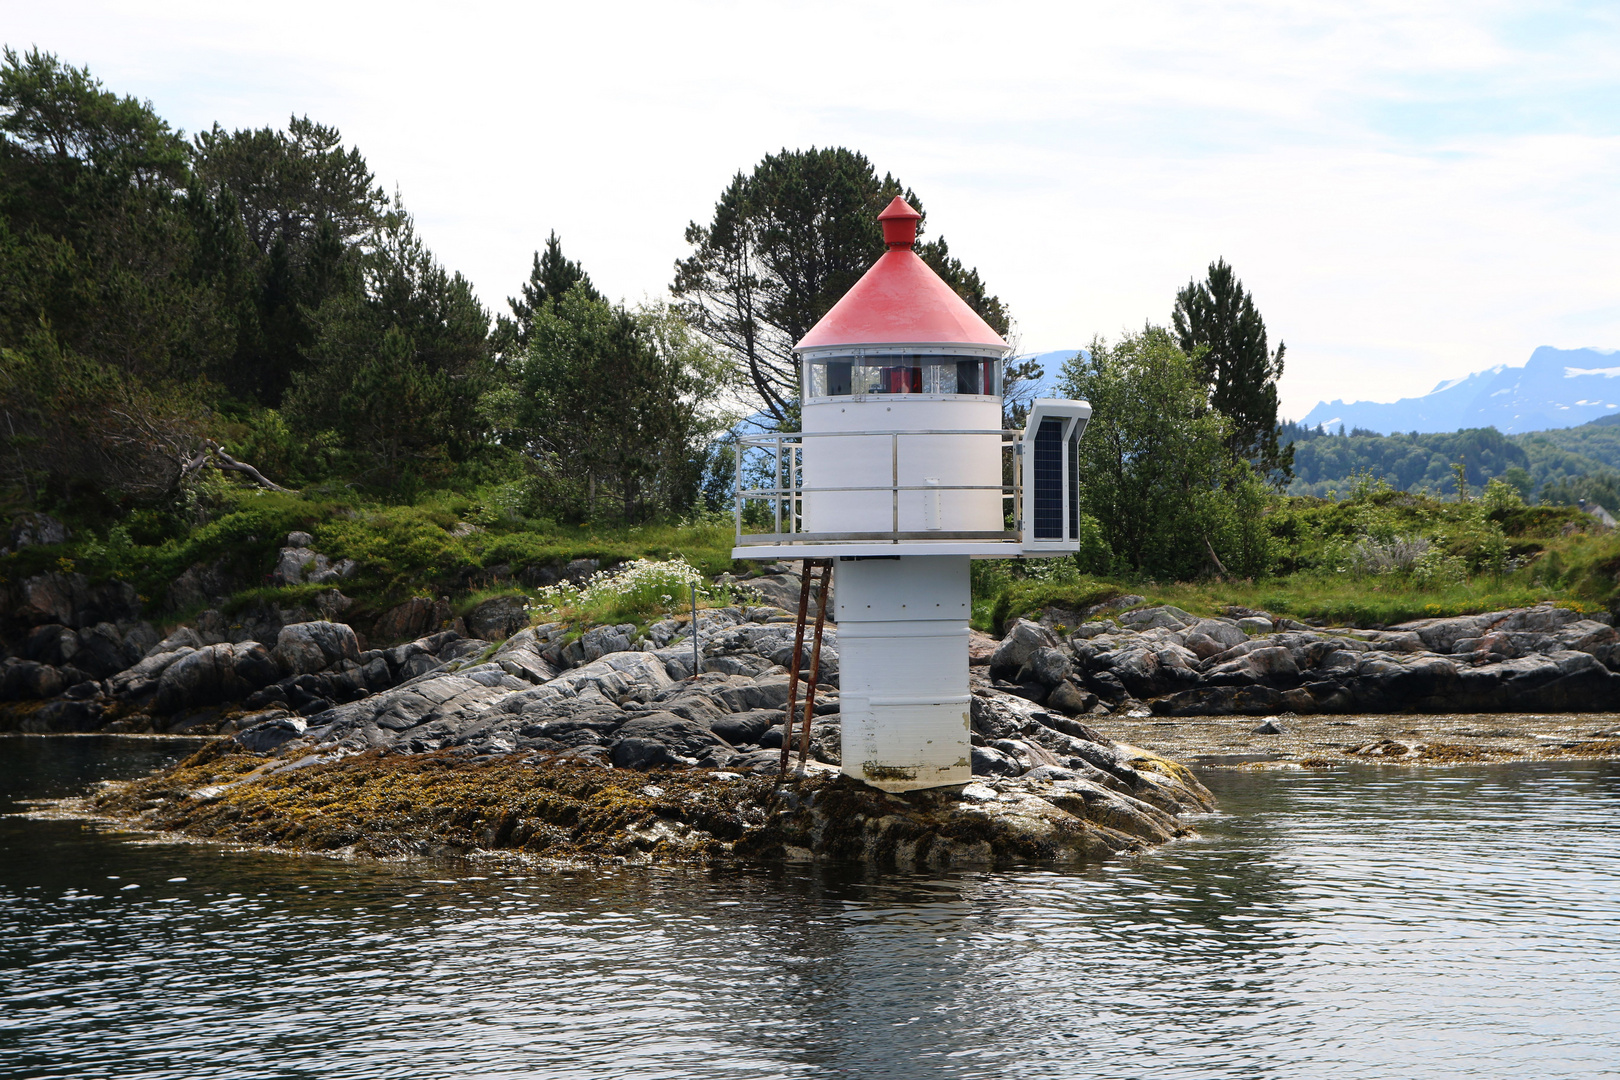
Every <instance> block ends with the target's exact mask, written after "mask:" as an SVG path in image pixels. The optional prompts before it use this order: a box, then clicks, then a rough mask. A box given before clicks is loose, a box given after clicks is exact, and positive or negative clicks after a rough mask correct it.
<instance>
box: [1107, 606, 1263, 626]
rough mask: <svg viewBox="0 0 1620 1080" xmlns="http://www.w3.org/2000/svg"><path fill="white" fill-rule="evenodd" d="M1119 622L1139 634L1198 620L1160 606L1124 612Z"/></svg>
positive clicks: (1178, 610)
mask: <svg viewBox="0 0 1620 1080" xmlns="http://www.w3.org/2000/svg"><path fill="white" fill-rule="evenodd" d="M1119 621H1120V624H1121V625H1123V626H1127V627H1129V628H1130V629H1132V630H1136V631H1138V632H1140V631H1143V630H1153V629H1158V628H1163V629H1166V630H1180V629H1182V628H1183V627H1187V626H1191V625H1193V624H1194V623H1196V622H1197V621H1198V619H1197V618H1196V617H1195V616H1193V615H1189V614H1188V613H1187V612H1185V611H1182V610H1181V609H1180V608H1178V607H1172V606H1171V605H1169V604H1161V605H1159V606H1157V607H1147V608H1137V609H1136V610H1135V611H1127V612H1124V613H1122V614H1121V615H1120V616H1119ZM1267 629H1270V627H1267Z"/></svg>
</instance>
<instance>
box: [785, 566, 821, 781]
mask: <svg viewBox="0 0 1620 1080" xmlns="http://www.w3.org/2000/svg"><path fill="white" fill-rule="evenodd" d="M817 569H819V570H820V571H821V582H820V584H819V586H818V587H817V590H816V632H815V638H814V640H813V642H812V643H811V646H810V684H809V687H808V689H807V690H806V691H805V695H804V710H803V712H802V713H800V715H801V716H802V717H803V722H802V723H800V724H799V764H800V765H803V764H804V759H805V757H806V756H807V755H808V754H809V753H810V723H811V721H812V720H813V719H814V718H815V715H816V681H817V679H818V678H819V677H820V675H821V631H822V629H823V628H824V627H825V626H826V623H827V586H828V584H829V583H830V582H831V581H832V569H833V561H832V560H831V559H805V560H804V561H803V563H802V564H801V567H800V571H799V579H800V580H799V617H798V618H797V619H796V620H795V622H794V629H793V662H792V664H790V665H789V666H788V698H787V719H786V720H785V721H784V722H783V724H782V768H781V772H780V773H779V774H778V776H777V778H778V780H785V779H787V771H788V754H789V752H790V751H791V749H792V746H793V727H794V713H795V712H796V711H797V706H798V701H799V661H800V660H801V659H802V658H803V656H804V624H805V622H806V620H807V619H808V618H809V613H810V576H811V571H812V570H817Z"/></svg>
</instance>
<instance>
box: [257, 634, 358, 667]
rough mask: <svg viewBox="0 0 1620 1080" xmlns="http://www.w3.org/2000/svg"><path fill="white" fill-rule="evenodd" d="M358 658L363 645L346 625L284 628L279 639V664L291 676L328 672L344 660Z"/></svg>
mask: <svg viewBox="0 0 1620 1080" xmlns="http://www.w3.org/2000/svg"><path fill="white" fill-rule="evenodd" d="M359 659H360V642H359V640H358V639H357V638H356V637H355V635H354V630H353V629H352V628H351V627H349V626H347V625H345V624H344V623H334V622H305V623H294V624H293V625H292V626H284V627H282V628H281V634H280V635H279V636H278V637H277V638H276V648H275V660H276V663H278V664H280V665H281V670H282V671H284V672H286V673H287V674H290V675H303V674H309V673H312V672H316V671H325V670H326V669H327V668H329V667H333V666H335V665H336V664H339V663H341V662H342V661H344V660H353V661H356V662H358V661H359Z"/></svg>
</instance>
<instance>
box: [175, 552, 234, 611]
mask: <svg viewBox="0 0 1620 1080" xmlns="http://www.w3.org/2000/svg"><path fill="white" fill-rule="evenodd" d="M229 565H230V560H229V559H225V558H221V559H216V560H215V561H213V562H211V563H202V562H200V563H194V564H192V565H191V566H189V567H187V568H186V569H185V571H184V572H183V573H181V575H180V576H179V577H177V578H175V579H174V580H173V581H172V582H170V583H169V588H168V592H167V594H166V596H165V603H166V605H167V607H168V609H169V610H170V611H191V610H194V609H196V608H206V607H217V606H218V605H220V604H223V603H224V602H225V598H226V597H228V596H230V595H231V593H233V592H235V591H236V582H235V581H234V580H233V579H232V578H231V575H230V573H229Z"/></svg>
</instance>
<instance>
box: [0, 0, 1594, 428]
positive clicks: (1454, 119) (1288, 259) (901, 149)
mask: <svg viewBox="0 0 1620 1080" xmlns="http://www.w3.org/2000/svg"><path fill="white" fill-rule="evenodd" d="M0 12H3V13H4V15H5V19H4V22H3V23H0V25H3V26H4V27H5V30H4V33H5V35H6V40H7V41H8V42H9V43H10V44H12V45H16V46H26V45H29V44H38V45H40V46H41V47H43V48H46V49H49V50H52V51H55V52H57V53H58V54H59V55H61V56H62V57H63V58H64V59H65V60H68V61H70V62H73V63H76V64H88V65H90V67H91V68H92V70H93V71H94V73H95V74H97V75H98V76H100V77H101V78H102V79H103V80H104V81H105V82H106V83H107V84H108V85H109V86H111V87H112V88H114V89H117V90H119V91H121V92H129V93H135V94H138V95H140V96H143V97H150V98H151V99H152V100H153V102H154V104H155V105H156V106H157V108H158V109H159V111H160V112H161V113H163V114H164V115H165V116H167V117H169V118H170V119H171V120H173V121H174V122H176V123H178V124H181V125H182V126H184V127H186V128H188V129H191V130H195V129H197V128H199V127H206V126H207V125H208V124H209V123H211V122H212V121H214V120H216V119H217V120H219V121H220V122H222V123H224V124H225V125H226V126H229V127H236V126H248V125H254V126H257V125H261V124H280V123H284V122H285V120H286V117H287V116H288V114H290V113H292V112H299V113H303V112H308V113H309V114H310V115H311V116H313V117H315V118H316V119H319V120H321V121H323V122H326V123H331V124H335V125H337V126H339V127H340V128H341V129H342V131H343V132H344V135H345V137H346V138H348V139H349V140H351V141H352V142H354V143H357V144H358V145H359V146H360V147H361V148H362V150H363V151H364V152H365V153H366V154H367V156H368V159H369V160H370V162H371V164H372V166H373V168H374V169H375V170H376V172H377V175H378V178H379V179H380V180H381V181H382V182H383V183H384V184H385V186H387V187H389V188H390V189H392V188H393V187H395V186H396V185H397V186H398V187H399V188H400V190H401V191H402V193H403V195H404V197H405V200H406V203H407V205H409V206H410V207H411V208H412V209H413V210H414V211H415V212H416V214H417V216H418V221H419V225H420V228H421V231H422V233H423V235H424V237H425V238H426V239H427V240H428V242H429V243H430V244H431V245H432V246H433V248H434V249H435V251H436V252H437V253H438V254H439V255H440V256H441V258H443V260H444V261H445V262H446V264H447V265H449V266H451V267H454V268H457V269H460V270H462V271H463V272H465V273H467V275H468V276H469V277H470V278H472V280H473V281H474V283H475V285H476V286H477V287H478V289H479V292H480V294H481V295H482V296H483V298H484V299H485V301H486V303H489V304H491V305H492V306H497V305H501V304H502V303H503V301H504V298H505V297H506V296H507V295H509V294H510V293H512V292H514V291H515V290H516V287H517V284H518V282H519V281H520V280H521V279H522V277H523V276H524V274H525V273H526V272H527V268H528V261H529V254H530V252H531V251H532V250H533V249H534V248H535V247H536V246H538V245H539V243H540V242H541V241H542V240H543V238H544V236H545V234H546V233H547V231H549V230H550V229H553V228H555V229H557V230H558V232H559V233H560V234H561V235H562V237H563V240H564V246H565V249H566V250H567V251H568V252H569V254H570V255H571V256H573V257H575V258H578V259H580V260H582V261H583V262H584V263H585V264H586V266H587V267H588V269H589V270H590V271H591V274H592V276H593V278H594V279H595V280H596V281H597V282H598V284H599V285H601V286H602V287H604V288H605V289H607V290H608V291H609V292H611V293H614V294H619V295H625V296H631V297H639V296H641V295H643V294H648V293H651V294H657V293H659V292H661V291H662V289H663V288H664V287H665V286H666V284H667V282H668V279H669V276H670V268H671V264H672V263H673V261H674V259H675V258H676V257H677V256H679V255H680V254H681V253H682V248H683V244H682V241H681V231H682V229H683V227H684V226H685V224H686V222H687V221H688V220H690V219H692V218H703V217H704V216H705V215H706V213H707V211H708V210H709V209H710V208H711V206H712V204H713V200H714V198H715V196H716V195H717V194H718V192H719V189H720V187H721V186H722V184H723V183H724V182H725V181H726V179H727V178H728V177H729V176H730V175H731V174H732V173H734V172H735V171H737V170H738V169H746V168H748V167H749V166H751V165H752V163H753V162H755V161H757V160H758V159H759V157H760V156H761V155H763V154H765V153H767V152H770V151H772V150H775V149H779V148H780V147H783V146H788V147H800V146H809V145H811V144H818V145H827V144H842V145H847V146H851V147H855V148H858V149H860V150H862V151H864V152H865V153H866V154H867V155H868V156H869V157H871V158H872V160H873V161H874V162H875V163H876V164H877V165H878V167H879V168H880V169H883V170H890V171H893V172H894V173H896V174H897V175H898V176H900V177H901V178H902V179H903V180H904V181H905V182H906V183H908V184H910V185H912V186H913V187H915V188H916V189H917V190H918V192H919V193H920V194H921V195H922V196H923V198H924V200H925V202H926V205H927V209H928V211H929V215H930V222H929V224H930V227H931V228H932V229H934V230H935V231H936V232H943V233H944V234H945V235H946V236H948V237H949V238H950V240H951V243H952V248H953V250H954V251H956V252H957V253H958V254H960V255H961V256H962V257H963V258H964V259H966V260H968V261H969V262H971V263H974V264H977V265H978V266H979V268H980V269H981V271H982V272H983V273H984V275H985V277H986V279H987V281H988V282H989V283H990V284H991V285H992V287H993V288H994V289H995V290H996V291H997V292H999V293H1000V294H1001V295H1002V296H1003V297H1004V298H1005V299H1006V300H1008V301H1009V302H1010V304H1011V305H1012V307H1013V310H1014V312H1015V313H1016V314H1017V316H1018V318H1019V320H1020V323H1021V326H1022V329H1023V342H1024V345H1025V346H1026V347H1028V348H1031V349H1038V350H1044V349H1055V348H1061V347H1067V346H1075V345H1080V344H1084V343H1085V341H1086V340H1088V339H1089V338H1090V337H1091V335H1092V334H1094V333H1103V334H1106V335H1112V334H1116V333H1117V332H1118V331H1119V330H1120V329H1121V328H1124V327H1135V326H1139V325H1141V323H1142V321H1143V320H1144V319H1149V318H1151V319H1155V320H1163V319H1165V318H1167V317H1168V314H1169V308H1170V305H1171V303H1172V301H1173V298H1174V293H1175V290H1176V289H1177V288H1178V287H1179V286H1181V285H1183V284H1185V283H1186V281H1187V280H1188V279H1189V278H1190V277H1192V276H1194V275H1195V274H1198V273H1201V271H1202V268H1203V267H1204V266H1205V264H1207V263H1208V262H1209V261H1210V260H1211V259H1213V258H1215V257H1216V256H1224V257H1225V258H1227V259H1228V260H1229V261H1231V262H1232V263H1233V264H1234V266H1235V267H1236V268H1237V270H1238V273H1239V275H1240V276H1241V277H1242V278H1243V279H1244V281H1245V283H1246V284H1247V285H1248V286H1249V287H1250V288H1251V289H1252V290H1253V291H1254V293H1255V296H1256V299H1257V301H1258V303H1259V304H1260V307H1261V311H1262V312H1263V313H1264V314H1265V316H1266V318H1267V322H1268V325H1269V326H1270V327H1271V329H1272V332H1273V337H1274V338H1276V337H1281V338H1282V339H1284V340H1286V341H1287V342H1288V345H1289V350H1288V357H1289V359H1288V372H1287V374H1286V376H1285V378H1284V384H1283V390H1284V409H1285V411H1286V412H1288V413H1290V414H1292V415H1296V416H1298V415H1303V413H1304V412H1305V411H1306V410H1307V409H1308V408H1309V407H1310V406H1311V405H1312V404H1314V403H1315V402H1316V401H1317V400H1319V399H1333V398H1346V399H1381V400H1392V399H1394V398H1397V397H1402V396H1413V395H1416V394H1421V393H1423V392H1424V391H1425V390H1426V389H1427V388H1428V387H1431V386H1433V385H1434V384H1435V382H1436V381H1437V380H1440V379H1446V378H1455V377H1458V376H1461V375H1465V374H1467V373H1469V372H1471V371H1474V370H1478V369H1480V368H1484V367H1487V366H1490V365H1492V364H1499V363H1511V364H1518V363H1522V362H1523V361H1524V359H1525V358H1526V357H1528V355H1529V353H1530V351H1531V350H1532V349H1533V348H1534V347H1536V346H1537V345H1543V344H1550V345H1557V346H1564V347H1573V346H1576V345H1581V344H1587V343H1594V344H1598V345H1602V346H1613V345H1615V344H1616V343H1620V301H1617V300H1616V297H1617V296H1620V266H1617V264H1616V263H1615V261H1614V259H1613V258H1612V255H1611V253H1612V252H1613V251H1614V250H1616V249H1617V248H1620V213H1617V210H1620V207H1617V205H1616V202H1617V197H1616V190H1615V185H1614V183H1613V177H1614V176H1615V175H1616V174H1617V172H1620V168H1617V167H1620V119H1617V118H1620V108H1616V101H1617V98H1620V76H1617V75H1616V72H1620V64H1617V63H1616V61H1617V60H1620V33H1617V24H1616V17H1615V15H1613V14H1611V13H1610V12H1609V10H1608V9H1605V8H1602V7H1593V8H1591V9H1589V10H1588V9H1583V8H1581V7H1579V6H1575V7H1567V8H1558V9H1548V8H1542V7H1537V8H1531V7H1528V6H1524V5H1511V4H1500V3H1498V4H1491V3H1468V4H1463V3H1458V4H1422V3H1418V4H1413V3H1398V4H1397V3H1393V2H1387V0H1374V2H1371V3H1354V4H1352V3H1348V2H1330V3H1316V4H1309V5H1305V4H1281V3H1247V4H1245V3H1237V4H1227V5H1221V6H1219V7H1213V6H1209V5H1199V4H1190V3H1188V4H1166V3H1143V4H1135V5H1102V4H1093V5H1075V4H1056V3H1050V4H1017V3H1014V4H1003V5H999V6H997V7H995V8H994V9H991V8H987V7H985V6H984V5H981V4H973V5H970V4H965V3H945V4H933V5H927V6H925V7H919V6H917V5H899V4H889V5H877V4H852V3H845V4H822V5H761V4H741V3H707V4H668V3H665V4H623V5H611V6H610V5H569V6H566V7H565V6H562V5H516V4H511V5H503V4H470V5H459V6H457V7H456V8H455V9H454V10H451V9H449V8H445V7H437V6H428V5H411V4H401V5H386V6H384V5H341V4H331V3H326V4H319V5H316V4H308V3H289V4H281V5H276V6H273V7H265V6H242V5H234V6H233V5H218V4H203V3H183V4H182V3H176V4H168V5H164V6H162V7H156V8H155V7H154V6H152V5H144V4H143V5H136V4H131V3H103V4H93V3H74V2H72V0H68V2H63V3H57V4H52V5H44V4H24V3H16V2H12V0H5V2H3V3H0Z"/></svg>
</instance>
